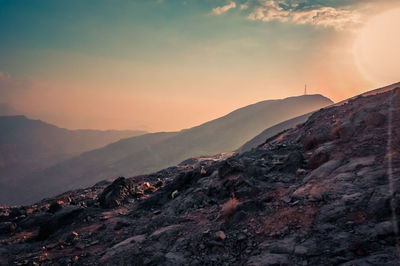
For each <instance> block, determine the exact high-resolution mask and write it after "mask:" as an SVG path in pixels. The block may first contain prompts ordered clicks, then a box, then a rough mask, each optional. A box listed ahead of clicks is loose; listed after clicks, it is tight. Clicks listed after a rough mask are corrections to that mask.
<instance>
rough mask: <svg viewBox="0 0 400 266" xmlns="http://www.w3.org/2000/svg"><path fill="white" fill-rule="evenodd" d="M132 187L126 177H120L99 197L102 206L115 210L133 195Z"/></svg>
mask: <svg viewBox="0 0 400 266" xmlns="http://www.w3.org/2000/svg"><path fill="white" fill-rule="evenodd" d="M132 189H133V188H132V185H131V183H130V182H129V181H128V180H126V179H125V178H124V177H118V178H117V179H116V180H115V181H114V182H112V183H111V185H109V186H107V187H106V188H105V189H104V190H103V192H102V193H101V195H100V197H99V203H100V206H101V207H103V208H115V207H118V206H120V205H121V204H122V203H123V201H124V200H125V199H126V198H127V197H128V196H130V195H131V194H132Z"/></svg>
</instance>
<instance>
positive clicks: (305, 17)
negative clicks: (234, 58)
mask: <svg viewBox="0 0 400 266" xmlns="http://www.w3.org/2000/svg"><path fill="white" fill-rule="evenodd" d="M248 18H249V19H250V20H261V21H265V22H269V21H279V22H290V23H295V24H310V25H317V26H323V27H331V28H334V29H336V30H343V29H345V28H346V27H347V26H348V25H354V24H358V23H360V20H361V15H360V13H359V12H357V11H356V10H351V9H348V8H339V7H331V6H323V5H321V4H313V3H312V2H311V1H293V0H259V1H256V2H255V4H254V5H253V6H252V10H251V12H250V14H249V15H248Z"/></svg>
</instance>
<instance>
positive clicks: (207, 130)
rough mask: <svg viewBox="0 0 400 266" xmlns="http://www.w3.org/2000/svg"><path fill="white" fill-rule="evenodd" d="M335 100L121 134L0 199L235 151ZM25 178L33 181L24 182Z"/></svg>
mask: <svg viewBox="0 0 400 266" xmlns="http://www.w3.org/2000/svg"><path fill="white" fill-rule="evenodd" d="M332 103H333V102H332V101H331V100H330V99H328V98H326V97H324V96H322V95H318V94H315V95H302V96H295V97H289V98H285V99H280V100H266V101H261V102H258V103H255V104H251V105H248V106H245V107H242V108H239V109H236V110H234V111H233V112H231V113H229V114H227V115H225V116H222V117H220V118H217V119H214V120H212V121H208V122H206V123H203V124H201V125H199V126H195V127H192V128H189V129H185V130H181V131H177V132H157V133H150V134H145V135H141V136H137V137H133V138H126V139H122V140H120V141H117V142H114V143H111V144H109V145H107V146H105V147H102V148H99V149H95V150H91V151H89V152H85V153H83V154H81V155H79V156H75V157H72V158H70V159H68V160H64V161H62V162H60V163H57V164H55V165H52V166H50V167H48V168H46V169H43V170H41V171H36V172H34V173H32V174H30V175H26V176H23V178H20V179H19V180H18V181H17V182H15V183H16V185H15V186H13V187H12V189H10V188H9V187H7V188H6V190H7V191H9V190H12V191H13V194H14V195H7V197H6V198H7V199H8V200H7V201H3V202H2V201H1V199H2V197H1V196H2V195H1V193H0V204H5V205H14V204H18V205H21V204H31V203H34V202H36V201H39V200H41V199H42V198H43V197H53V196H55V195H58V194H59V193H62V192H64V191H66V190H72V189H78V188H84V187H87V186H90V185H93V184H95V183H97V182H99V181H100V180H103V179H108V178H116V177H118V176H135V175H142V174H148V173H152V172H155V171H159V170H161V169H164V168H167V167H170V166H174V165H177V164H178V163H180V162H181V161H183V160H185V159H187V158H190V157H197V156H204V155H213V154H218V153H222V152H231V151H234V150H236V149H237V148H239V147H240V146H241V145H243V144H244V143H245V142H246V141H248V140H249V139H251V138H253V137H254V136H256V135H258V134H259V133H260V132H262V131H263V130H264V129H266V128H268V127H270V126H273V125H275V124H278V123H280V122H283V121H285V120H287V119H290V118H293V117H297V116H299V115H303V114H306V113H309V112H312V111H315V110H318V109H320V108H322V107H326V106H328V105H331V104H332ZM284 126H286V127H285V128H284V129H287V128H290V127H292V126H291V125H284ZM282 130H283V129H282ZM279 131H281V130H279ZM276 133H278V132H275V134H276ZM264 140H265V139H264ZM0 179H1V176H0ZM0 181H1V180H0ZM25 183H29V186H21V185H20V184H25ZM0 189H1V186H0ZM0 192H1V190H0Z"/></svg>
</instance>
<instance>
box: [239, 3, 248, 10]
mask: <svg viewBox="0 0 400 266" xmlns="http://www.w3.org/2000/svg"><path fill="white" fill-rule="evenodd" d="M239 8H240V10H246V9H248V8H249V4H248V3H245V4H241V5H240V6H239Z"/></svg>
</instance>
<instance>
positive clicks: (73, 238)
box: [66, 232, 79, 243]
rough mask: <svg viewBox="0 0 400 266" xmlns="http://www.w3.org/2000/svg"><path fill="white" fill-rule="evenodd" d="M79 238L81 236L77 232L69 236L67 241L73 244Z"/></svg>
mask: <svg viewBox="0 0 400 266" xmlns="http://www.w3.org/2000/svg"><path fill="white" fill-rule="evenodd" d="M78 237H79V234H78V233H77V232H71V234H70V235H69V236H67V239H66V241H67V242H69V243H71V242H73V241H74V240H76V239H78Z"/></svg>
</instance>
